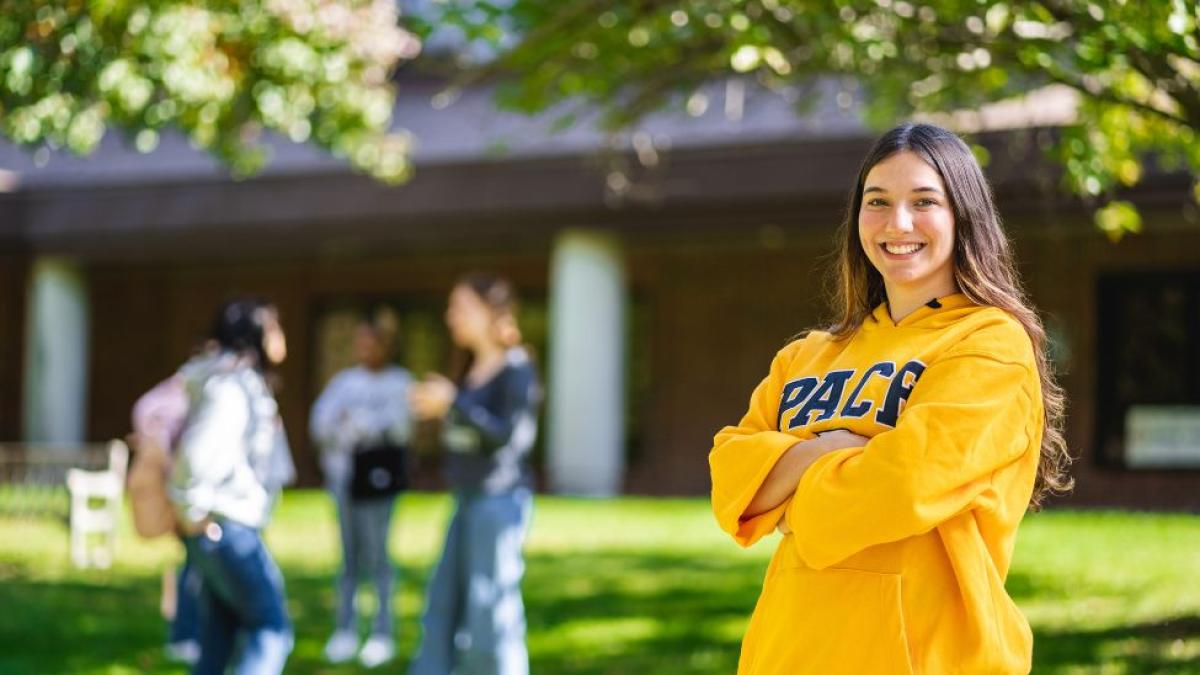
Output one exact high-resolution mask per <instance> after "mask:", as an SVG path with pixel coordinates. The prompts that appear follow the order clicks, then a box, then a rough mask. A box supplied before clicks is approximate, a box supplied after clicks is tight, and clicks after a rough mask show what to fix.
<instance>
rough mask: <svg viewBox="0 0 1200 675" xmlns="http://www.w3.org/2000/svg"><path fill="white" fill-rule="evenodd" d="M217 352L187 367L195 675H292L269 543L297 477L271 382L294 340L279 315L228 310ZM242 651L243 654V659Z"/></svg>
mask: <svg viewBox="0 0 1200 675" xmlns="http://www.w3.org/2000/svg"><path fill="white" fill-rule="evenodd" d="M210 344H211V345H212V346H211V348H210V349H208V350H206V351H205V352H204V353H203V354H201V355H200V356H197V357H196V358H194V359H192V360H191V361H189V362H188V363H187V364H186V365H184V367H183V368H182V369H181V370H180V372H179V375H180V377H181V378H182V380H183V382H184V385H185V388H186V391H187V394H188V401H189V405H188V407H189V413H188V420H187V423H186V424H185V426H184V428H183V431H182V433H181V434H180V437H179V442H178V451H177V453H176V460H175V463H174V466H173V468H172V471H171V477H170V486H169V494H170V498H171V501H172V502H174V504H175V509H176V518H177V521H178V526H179V528H180V530H181V532H182V533H183V535H184V541H185V544H186V546H187V553H188V559H189V561H190V562H191V564H192V566H193V567H194V569H195V571H196V573H198V574H199V578H200V593H199V599H200V602H199V613H198V623H199V641H200V660H199V661H198V662H197V663H196V666H195V667H194V669H193V671H192V672H193V673H199V674H203V675H210V674H211V675H217V674H220V673H224V672H225V670H226V668H227V667H228V666H230V665H233V666H235V668H234V669H235V671H236V672H239V673H255V674H264V675H265V674H270V673H281V672H283V668H284V664H285V663H286V661H287V657H288V654H289V653H290V652H291V649H292V642H293V638H292V627H291V622H290V620H289V618H288V614H287V607H286V604H285V598H284V588H283V575H282V574H281V573H280V571H279V567H278V565H276V563H275V561H274V559H273V558H272V557H271V554H270V553H269V552H268V551H267V548H266V545H265V544H264V543H263V539H262V535H261V530H262V528H263V527H264V526H265V525H266V524H267V521H268V520H269V518H270V515H271V511H272V508H273V506H274V504H275V502H276V501H277V499H278V496H279V493H280V490H281V488H282V486H283V485H285V484H287V483H289V482H291V480H292V479H293V478H294V477H295V469H294V467H293V465H292V463H291V453H290V451H289V449H288V444H287V438H286V436H285V435H284V432H283V424H282V421H281V420H280V417H279V408H278V406H277V404H276V402H275V397H274V395H273V394H272V391H271V388H270V386H269V384H268V381H267V378H266V372H267V369H268V368H270V367H272V366H276V365H278V364H280V363H282V362H283V360H284V358H285V357H286V355H287V343H286V341H285V338H284V334H283V329H282V328H281V327H280V325H279V316H278V313H277V311H276V310H275V308H274V307H273V306H271V305H269V304H267V303H265V302H263V301H261V300H255V299H240V300H234V301H232V302H229V303H227V304H226V305H224V306H223V307H222V308H221V309H220V311H218V312H217V316H216V318H215V319H214V321H213V326H212V331H211V335H210ZM235 647H236V652H235Z"/></svg>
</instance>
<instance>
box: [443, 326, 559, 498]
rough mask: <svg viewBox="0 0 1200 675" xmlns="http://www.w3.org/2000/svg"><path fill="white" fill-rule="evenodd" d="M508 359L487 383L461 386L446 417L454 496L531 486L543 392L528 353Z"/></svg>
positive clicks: (448, 467) (445, 437) (448, 465)
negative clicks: (531, 459) (532, 458)
mask: <svg viewBox="0 0 1200 675" xmlns="http://www.w3.org/2000/svg"><path fill="white" fill-rule="evenodd" d="M505 359H506V363H505V365H504V367H503V368H502V369H501V370H500V372H498V373H496V375H494V376H493V377H492V378H491V379H490V380H488V381H487V382H484V383H483V384H480V385H478V386H471V385H468V384H466V383H463V384H462V386H461V388H460V389H459V391H458V396H457V397H456V398H455V399H454V404H453V405H452V406H451V408H450V412H449V413H448V414H447V416H446V421H445V424H444V425H443V428H442V443H443V445H444V446H445V448H446V450H447V453H446V464H445V467H446V479H447V481H448V483H449V485H450V489H451V490H454V491H456V492H482V493H487V494H500V493H503V492H508V491H511V490H514V489H517V488H520V487H526V488H528V487H531V486H532V485H533V474H532V472H531V470H530V468H529V454H530V451H531V450H532V449H533V443H534V440H536V438H537V417H538V407H539V406H540V405H541V399H542V394H541V386H540V385H539V383H538V377H537V370H536V369H535V368H534V365H533V363H532V362H531V361H530V359H529V355H528V354H527V353H526V352H525V350H523V349H520V348H515V349H510V350H509V351H508V353H507V354H506V355H505Z"/></svg>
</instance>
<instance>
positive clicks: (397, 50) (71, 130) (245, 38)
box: [0, 0, 419, 181]
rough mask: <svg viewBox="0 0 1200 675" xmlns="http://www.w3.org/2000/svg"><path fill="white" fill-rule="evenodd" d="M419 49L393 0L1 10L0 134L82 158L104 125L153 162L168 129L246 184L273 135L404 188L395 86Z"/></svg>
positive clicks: (81, 0) (92, 3)
mask: <svg viewBox="0 0 1200 675" xmlns="http://www.w3.org/2000/svg"><path fill="white" fill-rule="evenodd" d="M418 44H419V43H418V41H417V40H416V38H415V37H413V36H412V35H410V34H409V33H407V32H405V31H404V30H402V29H401V28H400V27H399V26H398V23H397V14H396V5H395V2H394V0H190V1H183V0H175V1H172V0H0V133H2V134H3V135H4V136H7V137H8V138H9V139H11V140H13V141H15V142H16V143H19V144H22V145H25V146H31V147H40V146H48V147H50V148H52V149H58V148H67V149H70V150H72V151H74V152H76V153H80V154H86V153H88V152H91V151H92V150H93V149H94V148H95V147H96V145H97V143H99V141H100V139H101V138H102V137H103V135H104V133H105V130H106V128H107V127H109V126H113V127H116V128H119V129H121V130H123V131H124V132H126V133H127V134H128V136H129V137H130V139H131V140H132V141H133V143H134V145H135V146H136V147H137V149H138V150H141V151H143V152H149V151H150V150H152V149H153V148H154V147H155V146H156V145H157V143H158V137H159V132H160V131H161V130H163V129H165V128H168V127H173V128H176V129H179V130H181V131H182V132H184V133H185V134H186V135H187V136H188V137H189V139H190V140H191V142H192V144H193V145H195V146H197V147H199V148H203V149H205V150H208V151H210V152H212V153H213V154H214V155H216V156H217V157H218V158H219V159H221V160H222V161H224V162H225V163H226V164H228V166H229V167H230V169H231V170H232V171H233V173H234V174H235V175H237V176H245V175H249V174H251V173H254V172H256V171H258V170H259V169H260V168H261V167H262V166H263V165H264V163H265V161H266V160H267V150H266V146H265V145H264V144H263V143H262V142H261V141H260V140H259V139H260V137H261V135H262V133H263V132H264V131H268V130H269V131H273V132H277V133H279V134H281V135H283V136H284V137H286V138H289V139H291V140H292V141H295V142H306V141H313V142H316V143H317V144H319V145H320V146H322V147H324V148H326V149H328V150H330V151H332V152H333V153H334V154H336V155H339V156H344V157H346V158H347V159H348V160H349V161H350V162H351V164H353V165H354V166H355V167H357V168H359V169H361V170H363V171H367V172H369V173H371V174H372V175H374V176H376V177H378V178H380V179H382V180H386V181H400V180H403V179H404V178H405V177H407V175H408V174H409V171H410V166H409V161H408V143H407V140H406V139H405V137H404V136H403V135H401V134H396V133H390V132H389V126H390V123H391V117H392V105H393V102H394V99H395V92H394V88H393V86H392V83H391V77H390V76H391V72H392V70H393V68H394V67H395V65H396V64H397V63H398V62H399V61H400V60H402V59H406V58H411V57H412V56H414V55H415V54H416V51H417V48H418Z"/></svg>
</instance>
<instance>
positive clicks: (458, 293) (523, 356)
mask: <svg viewBox="0 0 1200 675" xmlns="http://www.w3.org/2000/svg"><path fill="white" fill-rule="evenodd" d="M516 302H517V299H516V295H515V293H514V291H513V288H512V286H511V285H510V284H509V283H508V282H507V281H505V280H502V279H499V278H496V277H491V276H485V275H471V276H468V277H466V278H464V279H463V280H462V281H460V282H459V283H458V284H457V285H456V286H455V287H454V289H453V290H452V291H451V293H450V300H449V306H448V308H447V310H446V325H447V326H448V328H449V329H450V337H451V339H452V341H453V343H454V345H455V347H457V348H458V350H459V362H460V367H459V368H457V369H456V370H455V372H454V379H453V380H451V379H446V378H444V377H441V376H437V375H432V376H430V377H428V378H427V379H426V380H424V381H423V382H421V383H420V384H418V385H415V386H414V388H413V392H412V397H411V400H412V407H413V411H414V412H415V413H416V415H417V416H418V417H420V418H421V419H425V420H434V419H440V420H442V425H443V426H442V430H443V433H442V441H443V446H444V449H445V451H446V455H445V467H446V474H447V481H448V483H449V486H450V490H451V491H452V492H453V494H454V502H455V511H454V516H453V518H452V519H451V521H450V526H449V529H448V530H447V532H446V543H445V548H444V550H443V552H442V558H441V560H440V562H439V563H438V565H437V569H436V571H435V572H434V574H433V578H432V580H431V581H430V584H429V589H428V595H427V599H426V607H425V616H424V619H423V621H422V626H423V629H424V632H423V635H422V639H421V646H420V648H419V651H418V653H417V656H416V657H415V659H414V660H413V662H412V664H411V667H410V671H409V672H410V673H411V674H412V675H447V674H448V673H459V674H463V675H482V674H485V673H496V674H499V675H524V674H525V673H528V672H529V654H528V651H527V649H526V646H525V608H524V604H523V601H522V599H521V577H522V575H523V574H524V571H525V562H524V557H523V550H522V549H523V546H524V542H525V537H526V533H527V531H528V528H529V520H530V515H531V511H532V486H533V476H532V472H531V470H530V467H529V462H528V460H529V453H530V450H531V449H532V448H533V442H534V439H535V437H536V435H537V411H538V406H539V405H540V402H541V389H540V385H539V384H538V376H537V372H536V370H535V368H534V365H533V363H532V361H531V359H530V355H529V352H528V350H527V349H525V348H524V347H522V344H521V332H520V329H519V328H518V326H517V320H516Z"/></svg>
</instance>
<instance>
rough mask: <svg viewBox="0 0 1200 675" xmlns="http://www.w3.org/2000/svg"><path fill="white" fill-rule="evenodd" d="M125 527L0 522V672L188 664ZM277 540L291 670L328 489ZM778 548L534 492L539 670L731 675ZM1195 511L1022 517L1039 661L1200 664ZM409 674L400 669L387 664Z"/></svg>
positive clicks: (279, 523)
mask: <svg viewBox="0 0 1200 675" xmlns="http://www.w3.org/2000/svg"><path fill="white" fill-rule="evenodd" d="M449 507H450V502H449V500H448V499H447V498H446V497H445V496H444V495H424V494H422V495H409V496H406V497H404V499H403V502H402V504H401V505H400V507H399V509H398V511H397V515H398V518H397V519H396V522H395V530H394V536H393V539H392V550H393V553H394V556H395V558H396V560H397V561H398V563H399V565H400V567H401V573H402V576H403V578H402V581H401V585H400V587H401V592H399V593H398V594H397V596H396V598H395V602H396V607H397V611H398V613H399V616H400V618H401V621H400V640H401V653H402V654H405V655H407V654H411V653H412V650H413V648H414V643H415V639H416V637H417V614H418V612H419V611H420V608H421V603H422V600H421V594H422V590H423V588H424V584H425V580H426V578H427V576H428V574H429V572H430V567H431V565H432V564H433V562H434V560H435V556H436V554H437V552H438V548H439V546H440V541H441V534H442V531H443V527H444V526H445V523H446V520H447V518H448V516H449ZM129 532H130V530H129V528H128V527H127V528H126V529H125V533H126V534H125V535H124V536H123V538H122V540H121V542H120V548H119V551H118V560H117V564H116V565H115V566H114V568H113V569H111V570H107V571H96V570H89V571H77V570H74V569H73V568H72V567H71V566H70V562H69V559H68V552H67V535H66V529H65V527H64V526H63V525H62V524H61V523H60V522H55V521H52V520H40V521H28V520H14V519H12V518H6V517H4V516H0V673H6V674H8V673H38V674H42V673H72V674H75V673H79V674H84V673H142V672H164V673H171V672H176V673H178V672H182V669H179V668H173V667H170V666H169V665H167V664H166V663H164V661H163V659H162V656H161V639H162V636H163V630H164V629H163V622H162V620H161V619H160V618H159V616H158V609H157V607H158V592H159V574H160V572H161V569H162V567H163V565H164V564H166V563H167V562H169V561H174V560H177V559H178V558H179V556H180V552H179V547H178V545H177V544H175V543H174V542H173V541H170V540H158V541H154V542H143V541H140V540H138V539H137V538H136V537H134V536H133V535H132V534H129ZM268 540H269V543H270V546H271V548H272V550H273V551H274V552H275V554H276V555H277V557H278V559H279V561H280V563H281V565H282V567H283V570H284V575H285V577H286V578H287V584H288V597H289V605H290V609H291V613H292V617H293V620H294V621H295V624H296V633H297V635H296V637H297V642H296V649H295V652H293V655H292V658H291V660H290V661H289V668H288V671H289V672H294V673H333V672H355V671H354V669H353V668H333V667H330V666H326V665H324V664H323V663H322V662H321V658H320V652H321V647H322V645H323V642H324V639H325V638H326V637H327V635H328V630H329V628H330V622H331V616H332V603H333V592H332V588H333V584H332V575H333V572H334V569H335V567H336V561H337V550H336V532H335V528H334V519H333V511H332V506H331V505H330V503H329V502H328V500H327V499H326V498H325V496H324V495H323V494H322V493H320V492H290V493H288V494H287V495H286V496H285V498H284V501H283V505H282V507H281V508H280V510H279V512H278V514H277V517H276V520H275V522H274V523H273V524H272V526H271V528H270V530H269V533H268ZM771 550H772V542H770V541H768V542H763V543H762V544H760V545H759V546H758V547H756V548H755V549H753V550H751V551H743V550H741V549H738V548H737V547H736V546H735V545H734V544H733V543H732V542H731V541H729V540H728V539H727V538H725V537H724V536H723V535H722V534H721V533H720V532H719V531H718V530H717V529H716V526H715V524H714V523H713V521H712V518H711V516H710V515H709V511H708V504H707V502H705V501H703V500H698V499H686V500H685V499H679V500H662V499H620V500H613V501H606V500H577V499H564V498H554V497H541V498H539V499H538V501H537V506H536V510H535V515H534V526H533V534H532V538H531V540H530V543H529V549H528V563H529V567H528V575H527V577H526V583H525V597H526V604H527V607H528V615H529V628H530V633H529V648H530V654H531V657H532V660H533V671H534V672H535V673H583V674H593V675H600V674H608V673H612V674H614V675H615V674H621V675H628V674H642V673H655V674H669V673H731V672H733V670H734V668H735V665H736V662H737V650H738V641H739V638H740V636H741V632H742V630H743V628H744V626H745V623H746V619H747V617H748V615H749V613H750V610H751V609H752V607H753V605H754V601H755V598H756V595H757V591H758V588H759V584H760V581H761V577H762V573H763V570H764V568H765V566H766V562H767V559H768V557H769V556H770V553H771ZM1198 573H1200V517H1197V516H1190V515H1149V514H1131V513H1112V512H1108V513H1080V512H1050V513H1046V514H1040V515H1033V516H1030V517H1029V518H1028V519H1027V520H1026V524H1025V525H1024V527H1023V529H1022V531H1021V536H1020V540H1019V546H1018V551H1017V557H1016V565H1015V567H1014V569H1013V572H1012V575H1011V576H1010V578H1009V589H1010V590H1011V592H1012V593H1013V595H1014V597H1015V598H1016V600H1017V602H1018V603H1019V604H1020V605H1021V607H1023V608H1024V610H1025V612H1026V613H1027V615H1028V616H1029V618H1030V620H1031V621H1032V623H1033V625H1034V630H1035V632H1036V635H1037V642H1036V647H1035V661H1036V663H1035V668H1034V672H1037V673H1139V674H1140V673H1156V672H1157V673H1200V581H1198V580H1197V576H1198ZM391 671H392V672H399V670H398V669H391Z"/></svg>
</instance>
